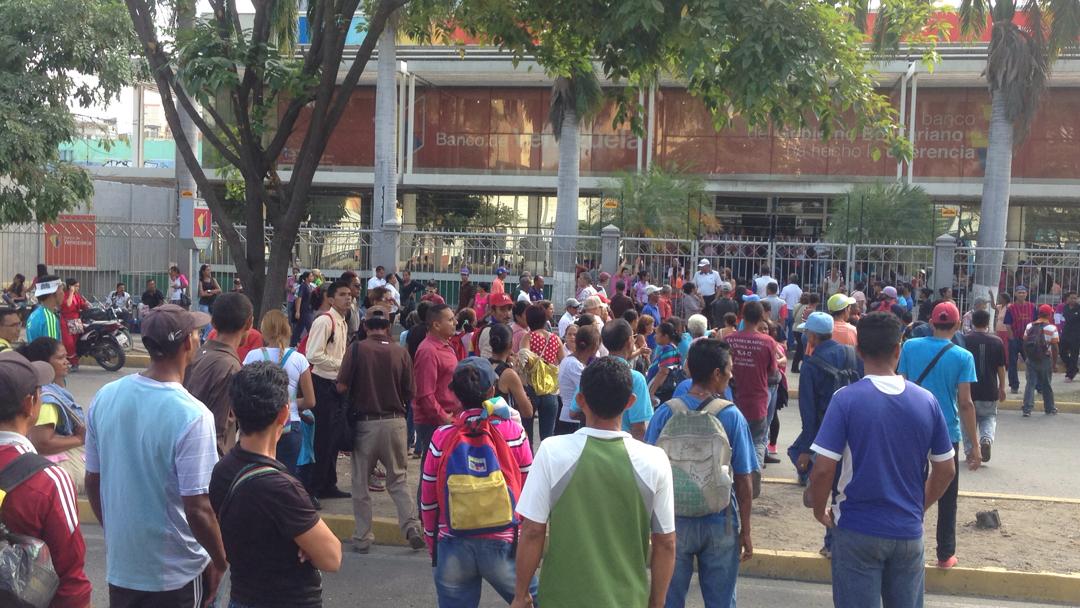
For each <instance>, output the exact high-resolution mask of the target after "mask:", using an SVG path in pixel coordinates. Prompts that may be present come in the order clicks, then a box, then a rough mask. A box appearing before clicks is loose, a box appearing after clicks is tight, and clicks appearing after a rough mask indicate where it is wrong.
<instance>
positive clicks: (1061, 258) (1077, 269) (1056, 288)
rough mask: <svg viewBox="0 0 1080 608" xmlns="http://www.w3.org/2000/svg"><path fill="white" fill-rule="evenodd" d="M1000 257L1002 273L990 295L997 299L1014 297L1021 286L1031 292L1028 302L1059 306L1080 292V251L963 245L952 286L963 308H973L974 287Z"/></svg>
mask: <svg viewBox="0 0 1080 608" xmlns="http://www.w3.org/2000/svg"><path fill="white" fill-rule="evenodd" d="M994 254H997V255H994ZM998 255H1000V257H1001V266H1000V271H998V278H997V281H996V284H995V285H993V286H992V289H991V292H992V294H991V295H992V296H994V297H995V298H996V297H997V296H998V295H999V294H1002V293H1007V294H1013V293H1015V291H1016V288H1017V287H1019V286H1021V285H1022V286H1024V287H1026V288H1027V290H1028V300H1029V301H1031V302H1035V303H1036V304H1051V305H1056V304H1058V303H1059V302H1061V300H1062V297H1063V296H1064V294H1066V293H1068V292H1070V291H1078V290H1080V250H1075V249H1045V248H1035V247H1026V248H1021V247H1010V248H1003V249H976V248H975V247H971V246H963V247H958V248H957V249H956V256H955V263H954V265H953V268H952V275H953V284H954V285H955V286H956V287H955V290H956V293H955V294H954V297H955V298H956V300H957V302H959V303H961V304H962V306H963V307H964V308H963V309H965V310H966V309H967V308H970V307H971V306H972V305H973V302H971V299H972V294H973V288H974V286H975V279H976V276H977V275H978V274H979V270H980V268H981V267H982V266H986V265H987V264H992V263H995V261H996V260H997V258H998ZM992 273H993V271H992V272H991V274H992Z"/></svg>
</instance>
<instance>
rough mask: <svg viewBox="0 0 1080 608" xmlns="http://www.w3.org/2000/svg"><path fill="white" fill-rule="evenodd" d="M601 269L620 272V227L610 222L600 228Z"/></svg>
mask: <svg viewBox="0 0 1080 608" xmlns="http://www.w3.org/2000/svg"><path fill="white" fill-rule="evenodd" d="M600 269H601V270H604V271H607V272H610V273H611V274H613V275H614V274H616V273H618V272H619V228H618V227H617V226H613V225H612V224H608V225H607V226H604V227H603V228H602V229H601V230H600Z"/></svg>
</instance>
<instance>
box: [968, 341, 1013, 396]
mask: <svg viewBox="0 0 1080 608" xmlns="http://www.w3.org/2000/svg"><path fill="white" fill-rule="evenodd" d="M964 342H965V344H964V348H966V349H968V350H969V351H970V352H971V354H972V356H974V357H975V374H976V376H977V377H978V379H979V380H978V382H976V383H974V384H972V385H971V398H972V400H974V401H997V399H998V375H997V372H998V368H999V367H1003V366H1004V365H1005V346H1004V345H1003V344H1002V343H1001V338H999V337H997V336H995V335H994V334H990V333H986V332H983V331H973V332H971V333H969V334H965V335H964Z"/></svg>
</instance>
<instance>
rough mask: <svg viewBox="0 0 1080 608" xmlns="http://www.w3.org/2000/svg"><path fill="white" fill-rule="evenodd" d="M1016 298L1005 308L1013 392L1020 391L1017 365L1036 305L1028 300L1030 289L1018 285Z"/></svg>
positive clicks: (1011, 388) (1010, 378) (1010, 387)
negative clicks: (1025, 333) (1025, 332)
mask: <svg viewBox="0 0 1080 608" xmlns="http://www.w3.org/2000/svg"><path fill="white" fill-rule="evenodd" d="M1013 295H1014V296H1015V300H1013V303H1012V304H1009V306H1008V307H1007V308H1006V309H1005V324H1006V325H1008V326H1009V331H1010V335H1009V390H1010V391H1012V394H1014V395H1015V394H1017V393H1019V392H1020V373H1019V372H1018V371H1017V369H1016V366H1017V364H1018V363H1019V362H1020V357H1021V356H1022V355H1023V350H1024V331H1025V330H1026V329H1027V326H1028V324H1029V323H1031V322H1033V321H1035V312H1036V311H1035V305H1034V304H1032V303H1031V302H1028V301H1027V297H1028V290H1027V287H1024V286H1023V285H1017V286H1016V290H1015V292H1014V294H1013Z"/></svg>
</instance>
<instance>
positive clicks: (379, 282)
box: [367, 266, 386, 291]
mask: <svg viewBox="0 0 1080 608" xmlns="http://www.w3.org/2000/svg"><path fill="white" fill-rule="evenodd" d="M384 285H386V268H385V267H383V266H376V267H375V276H373V277H371V278H370V279H368V282H367V290H368V291H371V290H372V289H375V288H376V287H383V286H384Z"/></svg>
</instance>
